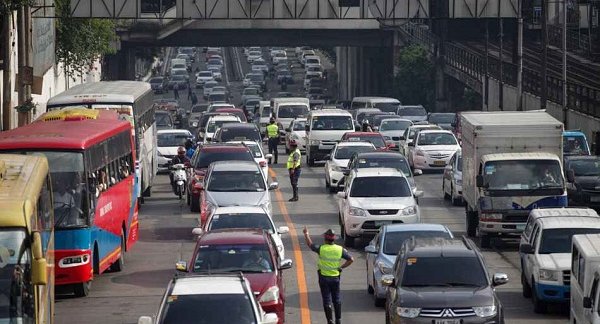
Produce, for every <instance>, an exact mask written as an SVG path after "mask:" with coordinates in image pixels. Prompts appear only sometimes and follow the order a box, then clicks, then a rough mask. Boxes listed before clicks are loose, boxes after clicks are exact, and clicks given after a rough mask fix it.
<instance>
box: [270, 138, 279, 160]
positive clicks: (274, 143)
mask: <svg viewBox="0 0 600 324" xmlns="http://www.w3.org/2000/svg"><path fill="white" fill-rule="evenodd" d="M277 145H279V137H269V154H273V161H275V162H274V163H277V158H278V156H279V155H278V152H277Z"/></svg>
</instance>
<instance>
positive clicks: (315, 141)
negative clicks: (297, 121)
mask: <svg viewBox="0 0 600 324" xmlns="http://www.w3.org/2000/svg"><path fill="white" fill-rule="evenodd" d="M319 144H321V141H319V140H311V141H310V145H319Z"/></svg>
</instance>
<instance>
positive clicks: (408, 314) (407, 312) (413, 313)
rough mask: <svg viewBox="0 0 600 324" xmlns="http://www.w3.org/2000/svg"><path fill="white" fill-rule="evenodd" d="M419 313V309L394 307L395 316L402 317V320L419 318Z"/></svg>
mask: <svg viewBox="0 0 600 324" xmlns="http://www.w3.org/2000/svg"><path fill="white" fill-rule="evenodd" d="M420 312H421V309H420V308H414V307H396V314H398V316H400V317H404V318H415V317H417V316H419V313H420Z"/></svg>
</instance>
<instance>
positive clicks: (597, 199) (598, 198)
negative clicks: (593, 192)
mask: <svg viewBox="0 0 600 324" xmlns="http://www.w3.org/2000/svg"><path fill="white" fill-rule="evenodd" d="M590 201H591V202H599V201H600V196H593V197H590Z"/></svg>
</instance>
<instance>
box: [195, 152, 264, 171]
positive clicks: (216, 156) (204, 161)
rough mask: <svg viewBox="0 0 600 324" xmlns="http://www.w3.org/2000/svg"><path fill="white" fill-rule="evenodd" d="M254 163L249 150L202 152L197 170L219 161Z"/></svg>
mask: <svg viewBox="0 0 600 324" xmlns="http://www.w3.org/2000/svg"><path fill="white" fill-rule="evenodd" d="M232 160H239V161H254V157H252V154H250V151H248V150H243V151H242V150H237V149H236V150H227V151H220V152H215V151H202V152H200V154H199V155H198V158H197V159H196V163H195V166H194V167H195V168H197V169H205V168H208V166H209V165H210V164H211V163H213V162H218V161H232Z"/></svg>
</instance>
